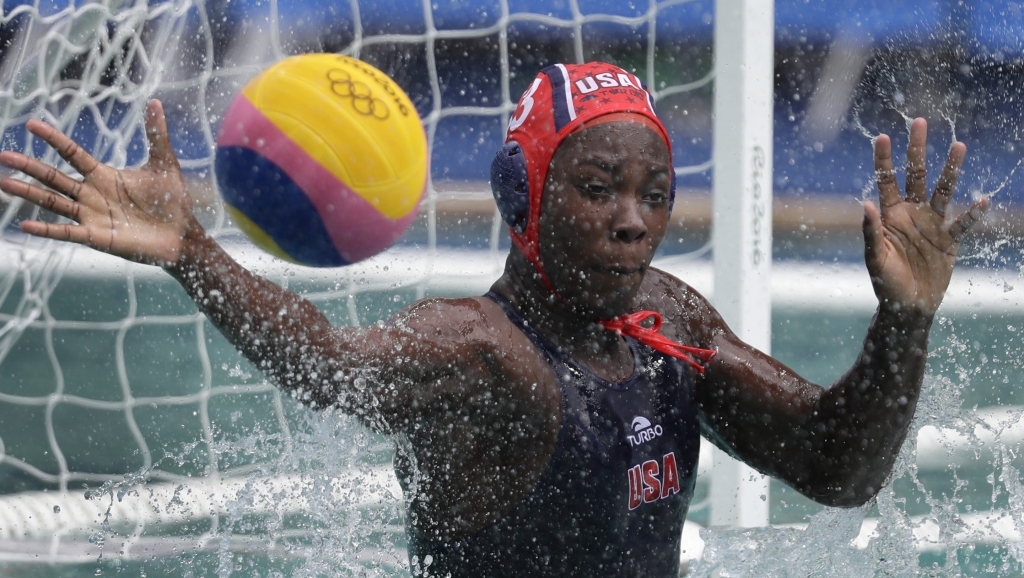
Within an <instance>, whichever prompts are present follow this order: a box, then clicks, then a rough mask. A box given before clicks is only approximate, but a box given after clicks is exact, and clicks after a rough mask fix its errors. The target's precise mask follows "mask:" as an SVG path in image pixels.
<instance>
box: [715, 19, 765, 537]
mask: <svg viewBox="0 0 1024 578" xmlns="http://www.w3.org/2000/svg"><path fill="white" fill-rule="evenodd" d="M774 49H775V6H774V0H716V2H715V122H714V155H713V158H714V160H715V168H714V205H713V207H714V208H713V211H714V213H713V219H712V223H713V225H712V231H713V233H712V246H713V247H714V269H715V291H714V303H715V308H717V309H718V312H719V313H721V314H722V317H723V318H724V319H725V321H726V323H728V324H729V326H730V327H731V328H732V330H733V331H735V332H736V334H737V335H738V336H739V337H740V338H741V339H743V340H744V341H746V342H747V343H749V344H751V345H753V346H754V347H756V348H758V349H760V350H761V351H764V352H765V353H771V321H772V319H771V315H772V291H771V262H772V116H773V115H772V105H773V88H774V86H773V85H774V78H773V72H774V57H775V50H774ZM714 456H715V458H714V460H715V464H714V468H713V470H712V474H711V477H712V483H711V523H712V524H713V525H728V526H741V527H752V526H765V525H767V524H768V506H769V501H768V478H767V477H766V476H763V475H761V474H759V473H758V472H757V471H755V470H754V469H753V468H751V467H750V466H747V465H746V464H743V463H740V462H738V461H736V460H734V459H733V458H731V457H730V456H729V455H728V454H726V453H725V452H723V451H721V450H717V449H716V450H715V452H714Z"/></svg>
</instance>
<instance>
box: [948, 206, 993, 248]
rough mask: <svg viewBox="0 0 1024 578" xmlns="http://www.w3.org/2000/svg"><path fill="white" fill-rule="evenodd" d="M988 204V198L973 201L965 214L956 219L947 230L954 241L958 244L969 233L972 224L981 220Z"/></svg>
mask: <svg viewBox="0 0 1024 578" xmlns="http://www.w3.org/2000/svg"><path fill="white" fill-rule="evenodd" d="M988 202H989V201H988V197H982V198H980V199H978V200H977V201H975V202H974V204H973V205H971V208H970V209H968V210H967V212H965V213H964V214H962V215H960V216H959V217H957V219H956V221H954V222H953V225H952V226H951V227H950V228H949V233H950V235H952V236H953V240H954V241H956V242H957V243H959V242H960V241H961V240H962V239H963V238H964V236H965V235H967V233H969V232H970V231H971V228H972V227H974V224H975V223H977V222H978V221H980V220H981V217H982V216H983V215H984V214H985V211H986V210H987V209H988Z"/></svg>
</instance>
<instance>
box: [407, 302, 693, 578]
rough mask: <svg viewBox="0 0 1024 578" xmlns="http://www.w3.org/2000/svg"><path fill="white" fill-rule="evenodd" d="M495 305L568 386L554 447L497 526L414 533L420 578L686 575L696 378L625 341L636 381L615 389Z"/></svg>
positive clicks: (415, 563)
mask: <svg viewBox="0 0 1024 578" xmlns="http://www.w3.org/2000/svg"><path fill="white" fill-rule="evenodd" d="M487 297H489V298H490V299H492V300H494V301H495V302H496V303H498V305H500V306H501V307H502V309H504V310H505V313H506V314H507V315H508V317H509V319H510V320H511V321H512V322H513V323H515V324H516V325H517V326H518V327H519V328H520V329H521V330H522V331H523V333H525V334H526V335H527V336H528V337H529V338H530V340H531V341H532V342H533V344H534V345H535V346H536V347H537V349H539V350H540V351H541V352H542V353H543V354H544V356H545V357H546V358H547V360H548V363H549V364H550V365H551V368H552V369H553V370H554V372H555V375H557V376H558V378H559V383H560V384H561V393H562V424H561V428H560V430H559V433H558V441H557V445H556V446H555V450H554V453H553V454H552V456H551V461H550V462H549V463H548V466H547V469H546V470H545V471H544V473H543V475H542V476H541V478H540V481H538V482H537V485H536V487H535V488H534V490H533V492H531V493H530V494H529V495H527V497H526V498H525V499H523V501H522V502H520V503H519V504H518V505H517V506H516V507H515V508H513V509H512V511H510V512H509V513H508V514H506V515H505V516H504V517H503V518H502V519H501V520H499V521H497V522H495V523H494V524H491V525H490V526H488V527H485V528H483V529H480V530H478V531H476V532H474V533H473V534H470V535H469V536H465V537H463V538H461V539H458V540H454V541H451V542H447V543H439V542H434V541H431V540H430V539H429V538H428V537H426V536H423V535H421V534H419V533H418V532H417V531H416V528H415V527H412V526H411V525H410V526H409V527H408V533H409V559H410V561H411V562H412V563H413V571H414V573H415V572H416V570H417V569H423V568H424V561H425V560H429V562H430V564H429V566H427V567H426V570H427V571H428V573H429V575H430V576H446V575H448V574H450V575H451V576H452V577H453V578H458V577H462V576H465V577H473V578H478V577H481V576H503V577H506V576H507V577H513V576H524V577H526V576H530V577H536V576H558V577H560V578H564V577H567V576H587V577H606V576H621V577H626V576H630V577H634V576H636V577H638V576H645V577H657V576H664V577H667V576H672V577H676V576H678V575H679V540H680V536H681V533H682V528H683V521H684V519H685V518H686V510H687V508H688V507H689V505H690V498H691V497H692V496H693V485H694V482H695V480H696V478H697V456H698V453H699V450H700V425H699V420H698V416H697V406H696V402H695V401H694V398H693V388H692V380H691V378H690V372H689V369H688V368H684V367H683V364H682V363H681V362H680V361H679V360H677V359H674V358H672V357H669V356H666V355H664V354H661V353H658V352H656V351H653V350H651V349H649V348H647V347H644V346H641V345H639V344H638V343H637V342H636V341H634V340H632V339H629V338H627V341H628V342H629V346H630V348H631V349H632V351H633V356H634V360H635V361H634V370H633V375H632V376H631V377H630V378H629V379H627V380H626V381H623V382H618V383H616V382H609V381H607V380H604V379H602V378H600V377H598V376H597V375H595V374H594V373H593V372H591V371H589V370H587V369H586V368H584V367H582V366H580V365H579V364H578V363H576V362H575V361H573V360H572V359H571V358H570V357H569V356H567V355H565V354H564V353H562V352H561V351H560V349H559V348H558V347H557V346H556V345H555V344H554V343H552V342H551V341H550V340H549V339H547V338H546V337H544V336H543V335H541V334H540V333H538V332H536V331H534V330H533V329H532V328H530V327H529V326H528V325H527V322H526V321H525V320H524V319H523V317H522V316H521V315H520V314H519V312H518V311H516V310H515V309H514V308H513V307H512V305H511V304H509V303H508V302H507V301H506V300H505V299H503V298H502V297H500V296H498V295H496V294H494V293H488V294H487ZM400 477H401V476H400ZM428 557H429V558H428ZM420 575H422V574H420Z"/></svg>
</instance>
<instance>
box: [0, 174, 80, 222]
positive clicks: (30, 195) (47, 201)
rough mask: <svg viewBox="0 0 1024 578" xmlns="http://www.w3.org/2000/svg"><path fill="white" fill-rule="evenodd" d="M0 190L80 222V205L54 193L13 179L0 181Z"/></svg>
mask: <svg viewBox="0 0 1024 578" xmlns="http://www.w3.org/2000/svg"><path fill="white" fill-rule="evenodd" d="M0 189H3V191H4V192H6V193H10V194H12V195H14V196H15V197H21V198H22V199H25V200H26V201H28V202H30V203H34V204H36V205H39V206H40V207H42V208H44V209H46V210H48V211H52V212H54V213H56V214H58V215H60V216H62V217H67V218H69V219H73V220H75V221H77V220H78V211H79V204H78V203H76V202H74V201H72V200H71V199H69V198H67V197H65V196H63V195H58V194H57V193H55V192H53V191H48V190H46V189H44V188H42V187H37V186H35V185H30V184H28V183H26V182H23V181H19V180H15V179H11V178H5V179H3V180H0Z"/></svg>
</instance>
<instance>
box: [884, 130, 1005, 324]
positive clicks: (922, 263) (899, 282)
mask: <svg viewBox="0 0 1024 578" xmlns="http://www.w3.org/2000/svg"><path fill="white" fill-rule="evenodd" d="M927 136H928V125H927V123H926V122H925V120H924V119H922V118H918V119H915V120H914V122H913V124H912V125H911V128H910V146H909V147H908V149H907V186H906V196H905V197H904V196H903V195H901V194H900V190H899V186H898V185H897V184H896V172H895V170H894V169H893V163H892V143H891V142H890V140H889V137H888V136H886V135H880V136H879V137H878V139H877V140H876V141H875V174H876V176H877V179H878V197H879V202H880V205H881V209H879V207H877V206H875V205H874V204H873V203H871V202H867V203H865V206H864V244H865V261H866V263H867V267H868V272H869V273H870V275H871V282H872V284H873V285H874V288H875V294H876V295H877V296H878V298H879V300H880V301H881V302H882V303H886V304H890V305H896V306H899V307H904V308H909V309H910V310H913V311H918V312H921V313H926V314H931V313H934V312H935V310H936V309H938V307H939V304H940V303H942V297H943V295H944V294H945V292H946V288H947V287H948V286H949V280H950V277H951V276H952V274H953V266H954V265H955V264H956V257H957V251H958V250H959V248H960V241H961V240H962V239H963V237H964V235H966V234H967V232H968V231H970V229H971V227H972V226H973V225H974V223H975V222H976V221H977V220H978V219H980V218H981V215H982V213H983V212H984V211H985V209H987V208H988V199H987V198H982V199H980V200H978V201H977V202H975V203H974V204H973V205H972V206H971V208H970V209H969V210H968V211H966V212H965V213H963V214H962V215H960V216H959V217H957V218H956V219H952V218H950V217H949V216H948V215H947V214H946V211H947V209H948V207H949V200H950V198H952V196H953V189H954V187H955V186H956V181H957V177H958V176H959V173H960V165H961V164H963V161H964V155H966V153H967V147H966V146H964V144H963V143H960V142H956V143H953V146H952V147H950V150H949V158H948V159H947V160H946V164H945V166H943V168H942V173H941V174H940V176H939V181H938V184H936V186H935V191H934V192H933V193H932V197H931V199H930V200H929V199H928V194H927V192H926V172H925V145H926V140H927Z"/></svg>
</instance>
